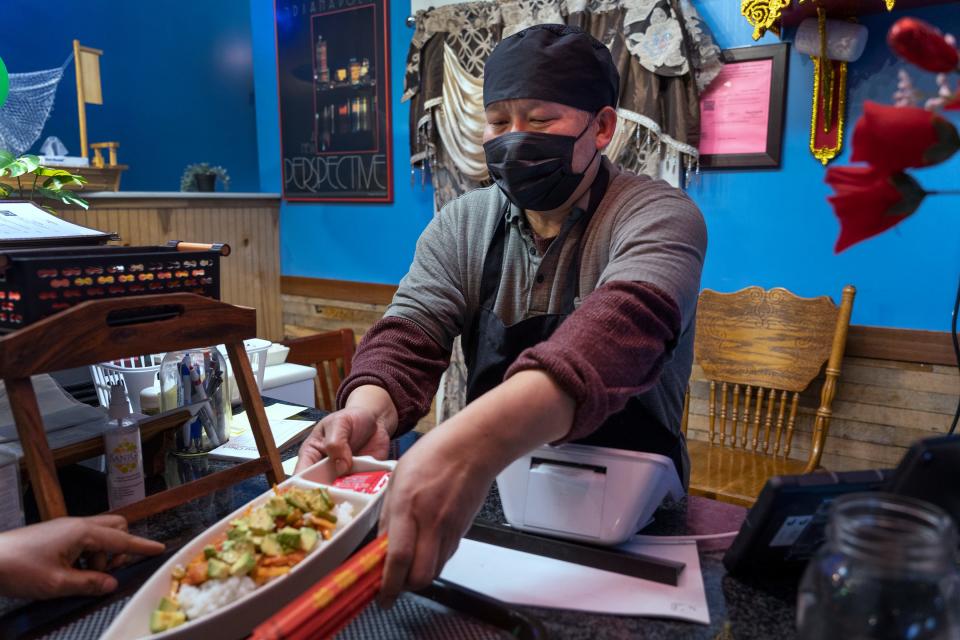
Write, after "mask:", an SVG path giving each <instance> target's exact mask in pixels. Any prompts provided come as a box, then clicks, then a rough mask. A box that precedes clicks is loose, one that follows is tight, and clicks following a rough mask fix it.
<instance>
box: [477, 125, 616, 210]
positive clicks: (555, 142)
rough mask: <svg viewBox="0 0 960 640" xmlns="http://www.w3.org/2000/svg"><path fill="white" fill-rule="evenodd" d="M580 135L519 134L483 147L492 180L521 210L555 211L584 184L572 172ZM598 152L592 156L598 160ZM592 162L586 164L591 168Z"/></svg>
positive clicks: (577, 175)
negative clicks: (575, 146)
mask: <svg viewBox="0 0 960 640" xmlns="http://www.w3.org/2000/svg"><path fill="white" fill-rule="evenodd" d="M592 122H593V120H591V121H590V122H588V123H587V126H586V127H584V128H583V131H581V132H580V135H578V136H576V137H574V136H563V135H557V134H553V133H539V132H528V131H516V132H513V133H505V134H503V135H501V136H497V137H496V138H494V139H493V140H490V141H489V142H486V143H484V145H483V151H484V153H485V154H486V156H487V169H489V170H490V177H491V178H493V181H494V182H496V183H497V186H498V187H500V190H501V191H503V193H504V194H505V195H506V196H507V198H509V199H510V202H512V203H513V204H515V205H517V206H518V207H520V208H521V209H530V210H532V211H552V210H553V209H556V208H558V207H560V206H561V205H562V204H563V203H565V202H566V201H567V200H569V199H570V196H572V195H573V194H574V192H575V191H576V190H577V187H578V186H580V183H581V182H582V181H583V175H584V174H582V173H574V172H573V166H572V165H573V147H574V145H575V144H576V143H577V140H579V139H580V138H581V137H583V134H584V133H586V132H587V129H588V128H590V124H591V123H592ZM597 153H599V150H598V151H597V152H595V153H594V154H593V157H594V158H596V156H597ZM592 163H593V158H591V159H590V162H589V163H588V164H587V166H588V167H589V166H590V164H592Z"/></svg>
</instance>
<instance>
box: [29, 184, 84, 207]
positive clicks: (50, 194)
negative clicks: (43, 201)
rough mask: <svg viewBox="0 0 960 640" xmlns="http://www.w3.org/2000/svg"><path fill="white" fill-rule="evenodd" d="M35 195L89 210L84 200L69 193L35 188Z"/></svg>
mask: <svg viewBox="0 0 960 640" xmlns="http://www.w3.org/2000/svg"><path fill="white" fill-rule="evenodd" d="M37 193H38V194H40V195H41V196H43V197H44V198H48V199H50V200H59V201H60V202H62V203H63V204H72V205H75V206H78V207H82V208H84V209H89V208H90V205H89V204H87V201H86V200H84V199H83V198H81V197H79V196H77V195H75V194H74V193H72V192H70V191H56V190H54V189H47V188H46V187H37Z"/></svg>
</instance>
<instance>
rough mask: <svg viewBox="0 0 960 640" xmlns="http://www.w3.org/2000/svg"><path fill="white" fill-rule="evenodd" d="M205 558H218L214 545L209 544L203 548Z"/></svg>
mask: <svg viewBox="0 0 960 640" xmlns="http://www.w3.org/2000/svg"><path fill="white" fill-rule="evenodd" d="M203 557H204V558H206V559H207V560H209V559H210V558H216V557H217V548H216V547H215V546H213V545H212V544H208V545H207V546H205V547H204V548H203Z"/></svg>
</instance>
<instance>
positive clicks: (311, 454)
mask: <svg viewBox="0 0 960 640" xmlns="http://www.w3.org/2000/svg"><path fill="white" fill-rule="evenodd" d="M389 450H390V434H389V433H388V432H387V429H386V427H385V426H383V425H382V424H381V421H378V420H377V417H376V414H374V412H372V411H370V410H368V409H366V408H364V407H347V408H345V409H341V410H340V411H335V412H334V413H331V414H330V415H328V416H327V417H326V418H324V419H323V420H321V421H320V422H318V423H317V426H316V427H314V429H313V432H312V433H311V434H310V435H309V436H308V437H307V439H306V440H305V441H304V443H303V444H302V445H300V453H299V456H300V459H299V460H298V461H297V468H296V470H295V471H294V473H300V472H301V471H303V470H304V469H306V468H307V467H309V466H310V465H312V464H314V463H316V462H319V461H320V460H323V459H324V458H326V457H328V456H329V457H330V458H333V464H334V467H335V468H336V470H337V473H338V474H344V473H346V472H347V471H349V470H350V467H351V466H352V465H353V456H355V455H358V456H364V455H370V456H373V457H374V458H379V459H381V460H382V459H384V458H386V457H387V452H388V451H389Z"/></svg>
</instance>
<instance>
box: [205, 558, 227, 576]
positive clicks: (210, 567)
mask: <svg viewBox="0 0 960 640" xmlns="http://www.w3.org/2000/svg"><path fill="white" fill-rule="evenodd" d="M229 575H230V566H229V565H228V564H227V563H226V562H222V561H220V560H217V559H216V558H210V560H208V561H207V577H208V578H210V579H211V580H223V579H224V578H226V577H228V576H229Z"/></svg>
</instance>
